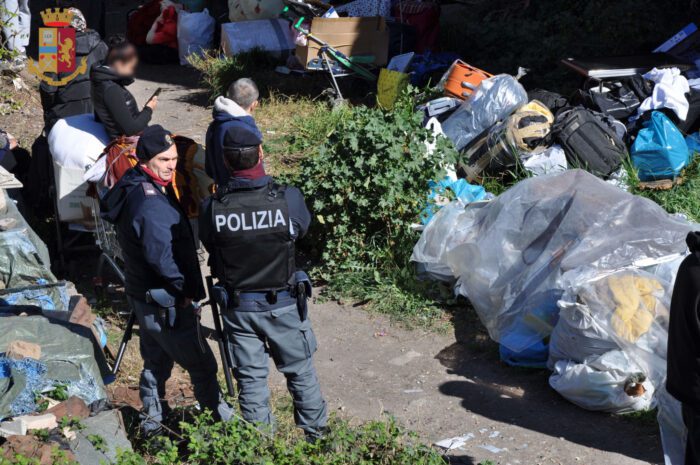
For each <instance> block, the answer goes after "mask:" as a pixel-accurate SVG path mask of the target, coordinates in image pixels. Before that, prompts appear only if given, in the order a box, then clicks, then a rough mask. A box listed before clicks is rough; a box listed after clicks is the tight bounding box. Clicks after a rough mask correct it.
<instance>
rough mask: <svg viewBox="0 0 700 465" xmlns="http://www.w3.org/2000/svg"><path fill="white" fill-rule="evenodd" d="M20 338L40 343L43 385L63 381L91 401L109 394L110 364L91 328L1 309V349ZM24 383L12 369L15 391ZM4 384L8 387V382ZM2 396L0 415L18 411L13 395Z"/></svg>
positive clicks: (1, 417)
mask: <svg viewBox="0 0 700 465" xmlns="http://www.w3.org/2000/svg"><path fill="white" fill-rule="evenodd" d="M18 339H19V340H22V341H27V342H32V343H35V344H38V345H39V346H41V360H40V362H41V363H42V364H44V365H45V366H46V372H45V373H43V374H42V383H43V384H44V388H43V389H50V387H51V386H55V385H57V384H63V385H66V386H67V387H68V394H69V395H75V396H78V397H80V398H81V399H83V400H84V401H85V402H86V403H88V404H90V403H92V402H95V401H97V400H102V399H106V398H107V393H106V391H105V387H104V383H103V381H102V377H103V376H108V375H109V368H108V366H107V363H106V361H105V359H104V355H103V354H102V352H101V351H100V349H99V347H98V345H97V343H96V341H95V338H94V336H93V334H92V331H91V330H90V329H88V328H85V327H83V326H79V325H75V324H72V323H66V322H63V321H59V320H56V319H51V318H47V317H45V316H40V315H34V316H15V315H9V314H2V313H0V351H2V350H3V349H4V348H6V347H7V345H8V344H9V343H10V342H12V341H14V340H18ZM24 383H25V381H23V379H22V377H21V376H19V377H15V376H14V372H13V378H12V383H11V386H15V387H10V389H11V390H12V392H13V393H15V394H16V395H19V394H20V393H21V392H22V385H23V384H24ZM5 387H6V388H8V386H7V383H5ZM0 399H2V403H0V419H3V418H6V417H8V416H11V415H15V414H16V413H13V411H12V408H11V407H10V405H11V404H12V397H11V396H8V395H7V393H0ZM25 400H26V399H25ZM22 402H24V401H21V403H22Z"/></svg>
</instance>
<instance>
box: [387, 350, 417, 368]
mask: <svg viewBox="0 0 700 465" xmlns="http://www.w3.org/2000/svg"><path fill="white" fill-rule="evenodd" d="M420 356H422V354H420V353H418V352H416V351H415V350H409V351H408V352H406V353H405V354H403V355H400V356H398V357H395V358H392V359H391V360H389V364H391V365H396V366H403V365H406V364H408V363H409V362H410V361H411V360H413V359H416V358H418V357H420Z"/></svg>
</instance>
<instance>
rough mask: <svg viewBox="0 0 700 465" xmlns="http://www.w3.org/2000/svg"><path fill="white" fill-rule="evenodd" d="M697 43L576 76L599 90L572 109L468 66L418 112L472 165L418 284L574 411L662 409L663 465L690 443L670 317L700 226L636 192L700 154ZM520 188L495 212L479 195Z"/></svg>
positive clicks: (697, 37)
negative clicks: (545, 376)
mask: <svg viewBox="0 0 700 465" xmlns="http://www.w3.org/2000/svg"><path fill="white" fill-rule="evenodd" d="M687 29H688V28H687ZM688 30H689V31H690V33H688V34H685V35H683V34H681V35H679V36H678V37H675V38H674V39H673V40H672V41H669V43H667V44H663V45H662V46H661V47H659V49H657V50H656V51H655V52H659V53H654V54H652V55H650V56H649V57H645V58H644V60H642V62H641V63H639V62H635V61H634V58H629V59H597V60H575V59H567V60H564V61H563V63H564V65H565V66H567V67H569V68H571V69H573V70H575V71H577V72H578V73H579V74H582V75H584V76H586V77H587V78H588V80H587V81H586V84H585V85H584V86H583V88H582V89H581V90H579V91H577V92H576V93H575V94H574V95H573V96H571V97H569V98H565V97H563V96H562V95H559V94H556V93H553V92H549V91H546V90H542V89H533V90H531V91H529V92H528V91H526V90H525V88H524V87H523V86H522V84H521V83H520V78H521V77H522V76H523V75H524V73H525V72H526V71H525V70H522V69H521V70H520V71H519V72H518V75H517V76H511V75H507V74H500V75H492V74H491V73H488V72H486V71H483V70H480V69H478V68H476V67H474V66H471V65H469V64H467V63H465V62H463V61H461V60H456V61H454V62H453V64H452V65H451V66H450V67H449V68H448V69H447V71H446V72H445V73H444V75H443V77H442V80H441V81H440V82H439V84H438V86H439V89H440V90H442V91H443V95H444V96H443V97H441V98H439V99H437V100H433V101H430V102H428V103H427V104H424V105H421V106H420V107H418V111H421V112H424V116H425V119H424V121H425V126H426V127H427V128H429V129H430V130H432V131H433V132H434V133H435V134H441V135H443V136H446V137H447V138H449V139H450V140H451V141H452V142H453V144H454V146H455V148H456V149H457V150H458V151H459V154H460V160H459V162H458V163H457V164H456V166H454V167H451V166H450V167H448V170H447V171H448V176H447V177H446V178H445V179H443V180H439V181H434V182H433V183H431V185H430V189H431V192H430V195H429V199H428V206H426V213H425V214H424V215H423V217H422V220H423V225H419V226H417V229H419V230H422V235H421V237H420V239H419V241H418V243H417V244H416V246H415V248H414V251H413V256H412V260H413V261H414V262H415V263H416V265H417V269H418V272H419V274H420V275H421V276H422V277H425V278H427V279H434V280H439V281H443V282H446V283H449V284H451V285H452V286H454V292H455V294H456V295H461V296H464V297H466V298H467V299H468V300H469V301H470V302H471V304H472V306H473V307H474V309H475V310H476V312H477V314H478V316H479V318H480V320H481V321H482V323H483V324H484V325H485V326H486V328H487V329H488V331H489V334H490V336H491V338H492V339H493V340H494V341H496V342H498V343H499V344H500V355H501V359H502V360H503V361H504V362H505V363H508V364H510V365H514V366H525V367H536V368H548V369H549V370H551V372H552V373H551V376H550V379H549V383H550V385H551V387H552V388H553V389H555V390H556V391H557V392H558V393H559V394H561V395H562V396H563V397H564V398H566V399H568V400H569V401H571V402H573V403H574V404H576V405H579V406H581V407H583V408H586V409H589V410H597V411H603V412H611V413H617V414H624V413H630V412H635V411H643V410H649V409H653V408H658V421H659V425H660V429H661V438H662V443H663V448H664V455H665V461H666V464H667V465H675V464H679V463H683V457H684V449H685V434H686V432H685V427H684V424H683V420H682V415H681V408H680V404H679V403H678V402H677V401H676V400H675V399H674V398H673V397H671V396H670V395H669V394H668V393H667V392H666V390H665V387H664V386H665V379H666V350H667V349H666V348H667V340H668V322H669V307H670V301H671V294H672V291H673V285H674V282H675V277H676V273H677V270H678V267H679V265H680V263H681V261H682V260H683V258H684V257H685V256H686V255H687V254H688V250H687V246H686V242H685V240H686V236H687V234H688V233H689V232H690V231H696V230H698V229H699V227H700V226H699V225H697V224H694V223H692V222H690V221H688V220H687V218H685V217H684V216H682V215H671V214H669V213H667V212H666V211H665V210H664V209H663V208H661V207H660V206H659V205H657V204H656V203H654V202H653V201H651V200H648V199H646V198H643V197H640V196H637V195H633V194H631V193H629V192H628V191H629V190H630V186H632V185H634V186H636V187H638V188H640V189H653V190H660V189H673V188H675V186H676V185H678V184H679V183H681V182H682V178H683V174H684V169H685V168H687V167H688V166H690V164H691V163H692V162H693V156H694V155H695V153H696V152H697V151H700V144H699V141H700V137H699V135H698V129H699V128H700V80H699V79H697V76H699V75H700V69H699V67H698V66H697V65H698V63H700V61H698V60H697V58H698V57H700V54H699V53H695V55H692V54H691V55H692V56H688V55H687V53H689V52H688V50H691V51H692V50H698V49H700V47H698V46H697V45H698V44H699V43H700V31H698V28H697V27H696V26H694V25H691V26H689V29H688ZM688 41H691V42H693V43H690V44H689V43H688ZM679 44H680V45H679ZM678 50H681V52H683V53H686V55H683V56H680V55H682V54H681V52H678V54H674V53H675V52H677V51H678ZM616 60H622V61H616ZM650 63H653V65H652V64H650ZM628 161H629V162H628ZM518 178H524V180H521V181H519V182H516V183H515V184H514V185H513V187H511V188H510V189H508V190H506V191H505V192H504V193H502V194H501V195H499V196H498V197H495V196H493V195H490V194H488V193H487V192H486V191H485V190H484V187H483V186H482V185H481V184H484V180H487V179H489V180H492V179H506V180H507V179H511V180H512V181H515V180H517V179H518ZM512 181H511V182H512ZM447 189H451V190H452V191H453V192H452V193H453V195H452V196H445V195H443V196H442V197H441V200H442V202H435V198H436V197H440V194H444V191H445V190H447ZM445 197H447V198H452V199H454V200H452V201H451V202H450V201H449V200H447V201H444V199H445Z"/></svg>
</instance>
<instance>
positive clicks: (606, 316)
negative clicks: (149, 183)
mask: <svg viewBox="0 0 700 465" xmlns="http://www.w3.org/2000/svg"><path fill="white" fill-rule="evenodd" d="M672 263H676V264H678V261H674V262H672ZM676 269H677V267H676ZM590 273H593V271H592V270H591V271H589V272H583V273H579V272H578V271H577V270H575V271H572V272H570V273H568V274H574V275H578V276H577V278H578V279H581V278H582V277H585V276H586V275H587V274H588V275H590ZM666 274H667V273H666V271H665V270H663V269H661V271H660V272H659V276H656V275H654V274H652V273H649V272H647V271H643V270H636V269H628V270H621V271H618V272H615V273H613V274H610V275H604V276H602V277H596V278H593V279H590V280H589V281H587V282H583V283H581V284H579V285H578V287H577V288H576V289H575V291H574V292H575V297H574V296H570V297H569V298H570V299H571V300H575V301H576V303H572V304H570V305H571V307H570V310H571V311H563V312H562V315H561V318H560V320H559V323H558V324H557V326H556V328H555V330H554V332H553V334H552V350H551V354H550V364H553V363H554V362H555V361H556V359H557V358H564V359H568V360H575V361H579V360H581V359H582V358H585V356H587V355H588V354H590V355H596V354H597V355H600V354H602V353H603V352H604V351H605V349H606V348H608V347H610V348H612V347H615V348H619V349H621V350H624V351H625V352H626V353H627V354H628V355H629V356H630V357H631V358H632V359H633V360H634V361H635V363H636V364H637V365H638V366H639V367H641V369H642V371H643V372H644V373H645V374H646V375H647V376H648V377H649V378H650V379H651V380H652V382H653V383H654V385H659V384H661V383H662V382H663V380H664V379H665V377H666V344H667V340H668V319H669V308H670V303H671V293H672V291H673V281H672V280H671V281H667V280H666V279H667V278H670V277H671V276H664V275H666ZM568 279H569V277H568V276H565V277H564V279H563V281H566V280H568ZM564 306H567V304H564ZM571 314H574V315H578V317H579V321H586V323H587V325H588V326H587V327H586V328H585V329H584V330H583V331H579V329H578V328H575V327H574V326H573V325H571V324H570V321H571V320H570V319H569V318H568V317H569V316H570V315H571ZM608 350H609V349H608ZM584 354H587V355H584Z"/></svg>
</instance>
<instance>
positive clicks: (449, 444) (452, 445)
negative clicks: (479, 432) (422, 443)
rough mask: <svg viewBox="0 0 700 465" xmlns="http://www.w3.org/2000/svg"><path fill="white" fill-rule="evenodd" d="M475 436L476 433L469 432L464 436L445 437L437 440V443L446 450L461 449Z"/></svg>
mask: <svg viewBox="0 0 700 465" xmlns="http://www.w3.org/2000/svg"><path fill="white" fill-rule="evenodd" d="M474 437H475V436H474V433H467V434H465V435H464V436H457V437H454V438H449V439H443V440H442V441H438V442H436V443H435V445H436V446H437V447H442V448H443V449H446V450H453V449H461V448H462V447H463V446H464V445H465V444H466V443H467V442H469V441H471V440H472V439H474Z"/></svg>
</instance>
